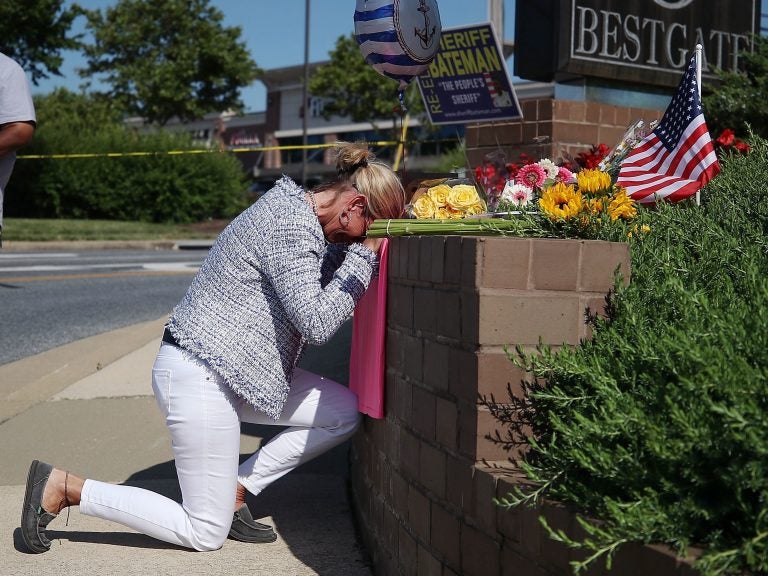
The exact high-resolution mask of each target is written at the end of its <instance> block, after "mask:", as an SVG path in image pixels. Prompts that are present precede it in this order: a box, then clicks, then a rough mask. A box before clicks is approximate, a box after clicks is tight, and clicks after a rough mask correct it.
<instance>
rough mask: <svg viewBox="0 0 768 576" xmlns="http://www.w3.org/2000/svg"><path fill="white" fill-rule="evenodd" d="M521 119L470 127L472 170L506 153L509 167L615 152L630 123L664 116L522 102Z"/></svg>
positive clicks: (590, 104) (563, 102)
mask: <svg viewBox="0 0 768 576" xmlns="http://www.w3.org/2000/svg"><path fill="white" fill-rule="evenodd" d="M520 106H521V108H522V111H523V119H522V120H515V121H507V122H504V121H500V122H494V123H489V124H475V125H470V126H467V131H466V145H467V156H468V158H469V162H470V166H477V165H479V164H480V163H481V162H482V160H483V157H484V156H485V155H486V154H488V153H489V152H498V151H502V152H503V153H504V154H505V156H506V158H507V161H508V162H515V161H517V160H518V158H519V156H520V153H521V152H525V153H526V154H529V155H531V156H533V158H534V159H537V160H538V159H541V158H550V159H552V160H557V159H559V158H565V157H566V156H570V157H576V155H577V154H578V153H579V152H583V151H585V150H588V149H589V148H590V147H591V146H593V145H596V144H606V145H607V146H609V147H613V146H614V145H615V144H617V143H618V142H619V140H620V139H621V137H622V136H623V135H624V132H625V130H626V129H627V127H628V126H629V124H630V123H631V122H634V121H635V120H639V119H643V120H645V121H646V122H650V121H652V120H656V119H660V118H661V115H662V112H660V111H659V110H647V109H644V108H631V107H626V106H615V105H612V104H601V103H599V102H577V101H572V100H555V99H553V98H533V99H528V100H522V101H521V102H520Z"/></svg>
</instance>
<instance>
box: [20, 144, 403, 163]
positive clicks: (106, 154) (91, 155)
mask: <svg viewBox="0 0 768 576" xmlns="http://www.w3.org/2000/svg"><path fill="white" fill-rule="evenodd" d="M367 144H368V145H369V146H397V145H402V142H397V141H395V140H380V141H376V142H368V143H367ZM335 146H336V144H333V143H331V144H308V145H306V146H304V145H302V144H296V145H291V146H261V147H258V148H222V149H218V148H201V149H194V150H164V151H160V152H85V153H75V154H24V155H19V156H17V157H16V159H17V160H60V159H63V158H120V157H130V156H164V155H165V156H173V155H180V154H214V153H220V152H232V153H235V154H237V153H241V152H271V151H273V150H303V149H307V150H312V149H317V148H333V147H335Z"/></svg>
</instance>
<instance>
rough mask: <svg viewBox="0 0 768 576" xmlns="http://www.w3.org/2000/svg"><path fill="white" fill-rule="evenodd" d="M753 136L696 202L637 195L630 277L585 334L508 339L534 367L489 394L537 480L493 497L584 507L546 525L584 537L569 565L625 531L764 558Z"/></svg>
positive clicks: (761, 271) (750, 562) (767, 390)
mask: <svg viewBox="0 0 768 576" xmlns="http://www.w3.org/2000/svg"><path fill="white" fill-rule="evenodd" d="M751 144H752V146H753V149H752V152H751V153H750V154H749V155H746V156H732V157H728V158H725V159H723V160H722V162H721V165H722V173H721V174H720V175H719V176H717V177H716V178H715V179H714V180H713V181H711V182H710V184H709V185H708V186H707V187H706V188H705V190H704V191H703V192H702V205H701V206H700V207H699V206H695V205H694V204H693V203H692V202H690V203H686V204H684V205H680V204H678V205H674V206H671V205H667V204H664V205H660V206H659V207H658V209H656V210H643V211H642V213H641V216H640V220H641V222H642V223H643V224H647V225H649V226H650V227H651V230H650V232H648V233H647V234H642V235H639V234H633V235H632V236H631V237H630V238H629V239H628V241H629V242H630V245H631V258H632V279H631V283H630V284H629V285H628V286H626V287H623V285H622V284H621V283H619V282H617V283H616V288H615V289H614V291H613V292H612V293H611V294H610V295H609V296H608V298H607V318H595V317H593V318H591V319H590V321H591V323H592V324H593V328H594V331H593V337H592V339H591V340H589V341H586V342H583V344H582V345H581V346H579V347H576V348H567V347H564V348H562V349H560V350H558V351H553V350H552V349H549V348H548V347H544V346H541V347H539V349H538V350H537V353H535V354H527V353H525V352H524V351H523V350H521V349H518V350H516V351H515V352H514V353H512V352H510V358H511V359H512V360H513V361H515V362H516V363H518V364H519V365H520V366H522V367H524V368H525V369H526V370H528V371H530V372H531V373H533V374H534V375H535V376H536V378H535V381H534V382H533V383H529V384H525V385H524V387H525V392H526V393H525V398H524V399H522V400H515V399H514V398H512V400H511V402H512V405H511V406H510V405H509V404H507V405H502V404H497V403H495V401H494V399H491V400H490V401H489V405H490V406H491V408H492V409H493V411H494V413H495V414H496V416H497V417H498V418H500V419H501V420H503V421H505V422H506V423H507V424H510V425H511V427H510V432H509V436H508V437H507V438H504V439H502V440H504V441H506V442H509V443H518V442H523V443H527V444H528V445H529V450H528V453H527V455H526V456H525V457H524V460H523V461H522V462H520V465H521V466H522V467H523V469H524V470H525V472H526V474H527V475H528V477H529V478H530V479H531V480H533V481H534V482H535V486H534V487H533V488H528V489H525V488H521V489H520V490H519V491H518V492H517V493H515V494H509V495H508V496H507V498H506V499H504V500H503V501H502V502H501V504H502V505H505V506H512V505H520V504H531V503H533V502H535V501H537V500H539V499H540V498H551V499H554V500H559V501H562V502H566V503H569V504H571V505H572V506H574V507H575V509H576V510H577V511H579V512H580V513H581V514H583V517H582V520H581V523H582V525H583V526H584V528H585V529H586V537H585V538H584V539H582V540H574V539H572V537H571V536H568V535H566V534H564V533H562V532H557V531H550V533H551V535H552V537H554V538H555V539H559V540H562V541H564V542H566V543H567V544H569V545H571V546H573V547H578V548H581V549H584V550H585V551H586V558H587V559H586V560H585V561H584V562H581V563H575V564H574V567H575V568H576V571H578V570H580V569H582V568H585V567H586V566H587V565H588V564H589V563H590V562H591V561H594V560H596V559H597V558H600V557H602V556H606V557H607V559H608V560H609V561H610V557H611V555H612V554H613V553H614V552H615V551H616V549H617V547H619V546H620V545H621V544H622V543H624V542H628V541H640V542H645V543H666V544H669V545H671V546H673V547H674V548H676V549H677V550H678V552H679V553H680V554H684V553H685V552H686V549H687V548H688V547H689V546H695V547H700V548H702V549H703V553H702V555H701V557H700V558H699V560H698V561H697V563H696V567H697V568H698V569H699V570H700V571H701V572H702V573H703V574H705V575H715V574H743V573H755V574H757V573H765V572H767V571H768V482H767V481H766V479H768V425H767V423H768V418H767V417H766V415H767V414H768V330H766V327H767V326H768V241H767V240H766V238H767V237H766V232H768V203H767V202H766V201H765V198H766V197H767V194H768V190H767V189H766V188H767V186H766V183H765V174H768V142H766V140H763V139H761V138H759V137H755V136H753V138H752V141H751ZM526 426H530V428H531V430H532V432H530V433H525V432H524V430H525V429H526ZM584 518H594V519H598V520H599V522H594V521H586V520H584Z"/></svg>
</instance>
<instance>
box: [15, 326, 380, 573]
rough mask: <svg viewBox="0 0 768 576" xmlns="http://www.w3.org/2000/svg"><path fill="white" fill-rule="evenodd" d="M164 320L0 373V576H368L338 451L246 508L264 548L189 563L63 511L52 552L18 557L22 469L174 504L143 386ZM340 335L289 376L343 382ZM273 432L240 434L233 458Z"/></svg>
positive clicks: (191, 558) (344, 355)
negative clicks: (44, 466) (140, 492)
mask: <svg viewBox="0 0 768 576" xmlns="http://www.w3.org/2000/svg"><path fill="white" fill-rule="evenodd" d="M164 320H165V317H162V318H158V319H156V320H153V321H149V322H143V323H140V324H135V325H132V326H128V327H125V328H120V329H118V330H114V331H111V332H107V333H103V334H99V335H97V336H92V337H89V338H85V339H81V340H77V341H75V342H72V343H69V344H66V345H64V346H60V347H58V348H54V349H52V350H48V351H46V352H42V353H40V354H37V355H34V356H30V357H27V358H24V359H22V360H18V361H15V362H11V363H8V364H4V365H0V450H1V451H2V452H0V455H1V456H2V460H1V461H2V464H3V465H2V467H0V534H3V535H4V538H2V542H1V543H0V574H2V575H3V576H15V575H22V574H23V575H28V574H58V575H67V574H73V575H74V574H78V575H84V576H89V575H96V574H98V575H102V574H111V575H115V576H122V575H145V574H152V575H154V576H163V575H166V574H167V575H174V576H177V575H178V574H189V575H198V574H200V575H207V574H235V573H247V574H249V575H265V574H270V575H271V574H281V575H285V576H292V575H296V576H303V575H312V574H321V575H333V576H370V574H371V570H370V567H369V564H368V561H367V558H366V555H365V552H364V550H363V549H362V548H361V546H360V544H359V542H358V540H357V537H356V532H355V528H354V525H353V520H352V511H351V508H350V502H349V499H348V489H347V488H348V451H349V445H348V443H347V444H344V445H342V446H340V447H338V448H335V449H334V450H332V451H330V452H328V453H327V454H325V455H323V456H321V457H319V458H317V459H316V460H314V461H313V462H310V463H308V464H305V465H304V466H302V467H300V468H298V469H297V470H295V471H294V472H292V473H290V474H288V475H287V476H285V477H283V478H281V479H280V480H278V481H277V482H276V483H275V484H273V485H272V486H270V487H269V488H268V489H267V490H265V491H264V492H262V494H260V495H259V496H258V497H256V498H249V500H248V503H249V505H250V507H251V510H252V512H253V513H254V516H255V517H257V518H259V519H261V520H262V521H263V522H267V523H270V524H272V525H273V526H274V527H275V531H276V532H277V534H278V539H277V541H276V542H274V543H271V544H246V543H241V542H236V541H234V540H227V541H226V542H225V544H224V546H223V547H222V548H221V549H220V550H217V551H214V552H192V551H189V550H185V549H182V548H179V547H177V546H173V545H169V544H165V543H163V542H159V541H156V540H153V539H151V538H149V537H147V536H144V535H141V534H137V533H135V532H133V531H131V530H129V529H127V528H124V527H122V526H120V525H118V524H112V523H109V522H106V521H103V520H99V519H96V518H90V517H87V516H83V515H80V514H79V512H78V510H77V507H73V508H72V510H71V514H70V517H69V520H68V525H67V523H66V520H65V518H64V517H65V516H66V512H64V513H63V514H62V516H64V517H59V518H57V519H55V520H54V521H53V522H52V523H51V524H50V525H49V530H48V535H49V537H51V539H52V540H53V545H52V547H51V550H49V551H48V552H46V553H44V554H40V555H36V554H29V553H28V552H27V551H26V549H25V547H24V544H23V542H22V539H21V534H20V531H19V528H18V526H19V518H20V514H21V507H22V500H23V496H24V483H25V481H26V474H27V470H28V468H29V464H30V462H31V461H32V460H33V459H39V460H43V461H46V462H49V463H51V464H53V465H55V466H57V467H60V468H64V469H68V470H71V471H72V472H73V473H76V474H78V475H80V476H84V477H86V478H94V479H98V480H103V481H108V482H116V483H125V484H131V485H136V486H141V487H145V488H148V489H151V490H155V491H158V492H161V493H163V494H165V495H167V496H170V497H172V498H176V499H178V498H179V490H178V484H177V481H176V476H175V469H174V467H173V461H172V455H171V450H170V440H169V437H168V434H167V431H166V428H165V425H164V423H163V420H162V418H161V416H160V413H159V411H158V409H157V407H156V405H155V400H154V398H153V397H152V390H151V382H150V374H151V367H152V362H153V361H154V356H155V353H156V351H157V349H158V347H159V345H160V335H161V333H162V326H163V322H164ZM350 330H351V328H350V324H349V323H347V324H345V325H344V327H343V328H342V329H341V330H340V331H339V332H338V333H337V335H336V336H335V337H334V338H333V339H332V340H331V342H329V343H328V344H327V345H325V346H323V347H321V348H310V349H309V350H308V352H307V353H306V354H305V356H304V358H303V359H302V361H301V364H300V365H302V366H303V367H305V368H307V369H309V370H313V371H315V372H318V373H320V374H323V375H325V376H327V377H329V378H334V379H336V380H338V381H340V382H342V383H346V378H347V366H348V364H347V362H348V356H349V337H350ZM279 430H280V428H278V427H272V426H250V425H249V426H244V427H243V430H242V437H241V458H243V459H244V458H246V457H247V456H248V455H249V454H250V453H251V452H253V451H254V450H256V449H257V448H258V447H259V445H260V444H261V443H262V442H263V441H265V439H268V438H269V437H271V436H272V435H274V434H276V433H277V432H279Z"/></svg>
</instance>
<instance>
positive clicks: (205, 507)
mask: <svg viewBox="0 0 768 576" xmlns="http://www.w3.org/2000/svg"><path fill="white" fill-rule="evenodd" d="M152 387H153V389H154V392H155V398H156V399H157V403H158V405H159V407H160V410H161V411H162V413H163V415H164V416H165V422H166V425H167V426H168V430H169V431H170V433H171V442H172V447H173V455H174V459H175V462H176V472H177V475H178V478H179V486H180V487H181V495H182V503H181V504H178V503H177V502H175V501H174V500H171V499H169V498H166V497H165V496H161V495H160V494H156V493H155V492H151V491H149V490H144V489H141V488H135V487H132V486H120V485H114V484H107V483H104V482H98V481H95V480H86V481H85V485H84V486H83V491H82V497H81V501H80V511H81V512H82V513H83V514H87V515H89V516H96V517H98V518H104V519H106V520H112V521H114V522H118V523H120V524H123V525H125V526H128V527H129V528H133V529H134V530H137V531H139V532H142V533H144V534H147V535H149V536H152V537H154V538H158V539H159V540H164V541H166V542H171V543H173V544H178V545H180V546H185V547H188V548H194V549H195V550H216V549H218V548H220V547H221V546H222V544H223V543H224V541H225V540H226V538H227V535H228V533H229V528H230V526H231V524H232V514H233V512H234V502H235V491H236V489H237V482H238V480H239V481H240V483H241V484H243V486H245V488H246V489H247V490H248V491H249V492H251V493H253V494H258V493H259V492H261V491H262V490H263V489H264V488H266V487H267V486H268V485H269V484H270V483H272V482H274V481H275V480H277V479H278V478H280V477H281V476H283V475H285V474H287V473H288V472H290V471H291V470H293V469H294V468H296V467H297V466H298V465H299V464H301V463H303V462H307V461H309V460H311V459H312V458H314V457H315V456H318V455H320V454H322V453H323V452H325V451H327V450H329V449H331V448H333V447H334V446H336V445H338V444H340V443H341V442H343V441H344V440H346V439H347V438H349V437H350V436H352V434H353V433H354V431H355V430H356V429H357V426H358V424H359V422H360V415H359V414H358V411H357V398H356V396H355V395H354V393H353V392H351V391H350V390H349V389H348V388H346V387H344V386H342V385H341V384H338V383H336V382H333V381H331V380H327V379H325V378H322V377H320V376H317V375H315V374H312V373H311V372H307V371H306V370H302V369H299V368H297V369H296V370H295V372H294V375H293V380H292V382H291V388H290V392H289V394H288V401H287V403H286V405H285V408H284V409H283V413H282V417H281V418H280V420H278V421H275V420H272V419H271V418H270V417H269V416H267V415H266V414H263V413H261V412H257V411H256V410H254V409H253V407H251V406H250V405H249V404H247V403H246V402H245V401H244V400H242V399H241V398H240V397H239V396H237V395H236V394H235V393H234V392H232V390H231V389H230V388H229V387H228V386H227V384H226V383H225V382H224V381H223V380H222V378H221V377H220V376H218V375H217V374H216V373H215V372H213V370H211V369H210V368H209V367H208V365H207V364H206V363H205V362H203V361H202V360H200V359H198V358H197V357H196V356H194V355H192V354H190V353H189V352H186V351H184V350H182V349H180V348H177V347H176V346H172V345H170V344H165V343H163V344H162V346H161V348H160V351H159V353H158V355H157V359H156V360H155V365H154V368H153V369H152ZM240 422H249V423H253V424H278V425H284V426H290V428H287V429H286V430H283V431H282V432H281V433H280V434H278V435H277V436H275V437H274V438H273V439H272V440H270V441H269V442H268V443H267V444H265V445H264V446H262V447H261V449H260V450H258V451H257V452H256V453H255V454H253V455H252V456H251V457H250V458H248V460H246V461H245V462H243V464H242V465H240V466H239V467H238V459H239V455H240Z"/></svg>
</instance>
